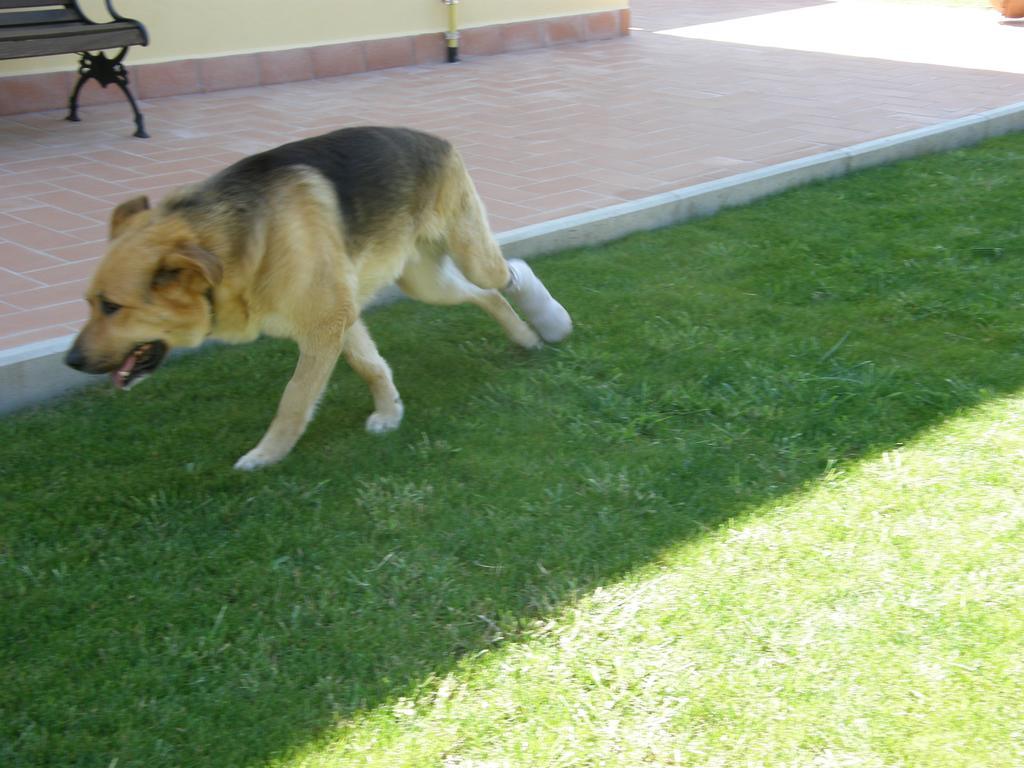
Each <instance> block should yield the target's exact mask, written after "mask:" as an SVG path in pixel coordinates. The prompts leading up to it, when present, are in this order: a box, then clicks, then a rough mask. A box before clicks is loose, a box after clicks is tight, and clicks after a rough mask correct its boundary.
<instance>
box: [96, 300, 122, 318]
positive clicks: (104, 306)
mask: <svg viewBox="0 0 1024 768" xmlns="http://www.w3.org/2000/svg"><path fill="white" fill-rule="evenodd" d="M119 309H121V305H120V304H115V303H114V302H112V301H107V300H106V299H100V312H102V313H103V314H104V315H106V316H107V317H109V316H110V315H112V314H114V313H115V312H117V311H118V310H119Z"/></svg>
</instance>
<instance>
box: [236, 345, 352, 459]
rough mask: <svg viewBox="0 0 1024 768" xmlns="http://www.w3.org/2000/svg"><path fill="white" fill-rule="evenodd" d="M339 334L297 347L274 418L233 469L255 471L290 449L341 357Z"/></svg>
mask: <svg viewBox="0 0 1024 768" xmlns="http://www.w3.org/2000/svg"><path fill="white" fill-rule="evenodd" d="M341 347H342V334H340V333H339V334H338V335H337V339H336V340H333V339H332V341H331V342H326V343H325V342H324V341H323V340H322V339H321V340H319V341H318V342H317V343H309V342H307V343H305V344H303V343H301V342H300V344H299V363H298V365H297V366H296V367H295V373H294V374H292V378H291V381H289V382H288V386H287V387H285V390H284V395H283V396H282V397H281V403H280V405H278V407H277V415H276V416H274V420H273V421H272V422H271V423H270V428H269V429H268V430H267V433H266V434H265V435H264V436H263V439H262V440H260V441H259V443H258V444H257V445H256V447H255V448H253V449H252V450H251V451H249V452H248V453H247V454H245V456H243V457H242V458H240V459H239V460H238V461H237V462H235V469H258V468H259V467H264V466H266V465H267V464H274V463H276V462H278V461H280V460H281V459H283V458H284V457H285V456H287V455H288V452H289V451H290V450H291V449H292V446H294V445H295V443H296V442H297V441H298V439H299V438H300V437H301V436H302V433H303V432H304V431H305V429H306V425H307V424H308V423H309V420H310V419H311V418H313V412H314V411H315V410H316V404H317V402H318V401H319V400H320V395H321V394H323V391H324V387H326V386H327V380H328V379H329V378H330V377H331V371H333V370H334V365H335V363H337V362H338V357H339V355H340V354H341Z"/></svg>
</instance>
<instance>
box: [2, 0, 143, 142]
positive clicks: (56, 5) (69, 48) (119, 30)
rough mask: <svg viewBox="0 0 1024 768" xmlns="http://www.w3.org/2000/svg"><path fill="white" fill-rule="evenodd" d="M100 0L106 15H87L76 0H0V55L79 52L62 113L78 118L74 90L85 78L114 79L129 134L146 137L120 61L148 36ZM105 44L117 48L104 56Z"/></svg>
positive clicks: (15, 56) (107, 81)
mask: <svg viewBox="0 0 1024 768" xmlns="http://www.w3.org/2000/svg"><path fill="white" fill-rule="evenodd" d="M105 2H106V5H107V11H109V13H110V16H111V18H112V19H113V20H112V21H107V22H95V21H92V20H90V19H89V18H88V17H87V16H86V15H85V14H84V13H83V12H82V9H81V8H79V7H78V2H77V0H69V2H52V1H50V2H48V1H47V0H0V59H23V58H29V57H32V56H52V55H54V54H60V53H77V54H79V57H80V58H79V64H78V73H79V77H78V82H77V83H76V84H75V88H74V90H73V91H72V92H71V98H70V101H69V105H68V106H69V110H70V111H69V112H68V117H67V119H68V120H71V121H73V122H78V94H79V93H81V91H82V86H83V85H85V83H86V82H87V81H88V80H95V81H96V82H98V83H99V84H100V85H101V86H102V87H104V88H106V87H107V86H108V85H116V86H117V87H118V88H120V89H121V90H122V91H123V92H124V95H125V96H127V97H128V103H129V104H131V107H132V112H134V114H135V129H136V130H135V135H136V136H138V137H140V138H148V134H147V133H146V129H145V127H144V125H143V121H142V113H141V112H140V111H139V106H138V104H136V103H135V97H134V96H132V93H131V91H130V90H128V72H127V71H126V70H125V68H124V64H123V63H122V62H123V61H124V57H125V55H126V54H127V53H128V48H129V47H131V46H133V45H146V44H148V43H149V37H148V36H147V34H146V28H145V27H144V26H142V24H141V23H140V22H138V21H136V20H135V19H127V18H125V17H124V16H121V15H120V14H119V13H118V12H117V11H115V10H114V7H113V5H111V0H105ZM110 48H120V49H121V51H120V53H118V54H117V55H116V56H114V57H113V58H107V56H106V54H105V53H103V51H104V50H108V49H110ZM93 51H96V52H97V53H93Z"/></svg>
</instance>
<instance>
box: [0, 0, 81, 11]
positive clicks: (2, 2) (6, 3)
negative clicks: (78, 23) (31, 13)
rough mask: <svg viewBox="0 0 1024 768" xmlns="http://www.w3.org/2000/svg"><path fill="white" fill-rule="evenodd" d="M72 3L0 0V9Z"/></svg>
mask: <svg viewBox="0 0 1024 768" xmlns="http://www.w3.org/2000/svg"><path fill="white" fill-rule="evenodd" d="M69 5H74V3H63V2H59V1H58V2H47V1H46V0H0V10H2V9H4V8H45V7H53V6H63V7H64V8H67V7H68V6H69Z"/></svg>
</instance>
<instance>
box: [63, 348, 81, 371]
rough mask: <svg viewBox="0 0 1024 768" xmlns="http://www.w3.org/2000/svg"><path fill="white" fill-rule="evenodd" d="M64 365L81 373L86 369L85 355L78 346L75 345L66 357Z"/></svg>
mask: <svg viewBox="0 0 1024 768" xmlns="http://www.w3.org/2000/svg"><path fill="white" fill-rule="evenodd" d="M64 365H67V366H69V367H71V368H74V369H75V370H76V371H80V370H82V369H83V368H85V355H83V354H82V350H81V349H80V348H79V346H78V344H75V345H74V346H73V347H71V349H69V350H68V353H67V354H66V355H64Z"/></svg>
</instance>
